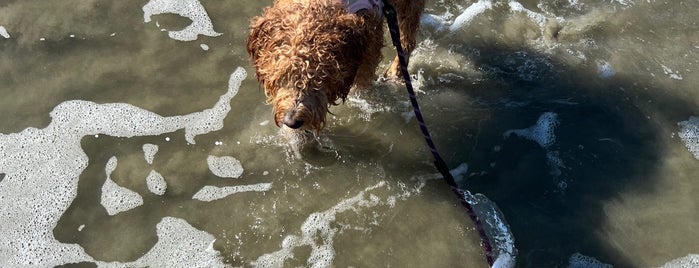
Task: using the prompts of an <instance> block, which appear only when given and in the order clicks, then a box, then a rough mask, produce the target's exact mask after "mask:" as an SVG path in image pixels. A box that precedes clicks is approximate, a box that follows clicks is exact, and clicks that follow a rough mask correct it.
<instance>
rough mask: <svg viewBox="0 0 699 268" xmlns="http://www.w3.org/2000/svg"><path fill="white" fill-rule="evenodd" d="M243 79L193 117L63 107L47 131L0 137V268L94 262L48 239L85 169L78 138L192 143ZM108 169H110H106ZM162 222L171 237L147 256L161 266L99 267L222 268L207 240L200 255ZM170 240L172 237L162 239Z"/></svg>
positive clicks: (187, 230)
mask: <svg viewBox="0 0 699 268" xmlns="http://www.w3.org/2000/svg"><path fill="white" fill-rule="evenodd" d="M245 77H246V73H245V70H244V69H242V68H238V69H237V70H236V71H235V72H233V74H231V78H230V80H229V86H228V92H226V93H225V94H224V95H223V96H221V97H220V98H219V101H218V102H217V103H216V104H215V105H214V107H213V108H211V109H207V110H204V111H202V112H198V113H193V114H188V115H182V116H173V117H162V116H160V115H157V114H155V113H152V112H150V111H147V110H144V109H141V108H138V107H134V106H132V105H129V104H114V103H112V104H97V103H93V102H88V101H67V102H64V103H62V104H59V105H58V106H57V107H56V108H54V110H53V111H52V112H51V114H50V115H51V118H52V120H51V123H50V124H49V125H48V126H47V127H46V128H43V129H36V128H27V129H25V130H23V131H21V132H19V133H11V134H0V170H2V172H3V173H4V174H5V175H4V177H3V178H2V181H1V182H0V215H2V217H3V219H4V220H6V222H9V223H11V224H3V225H0V237H2V238H3V239H0V267H27V266H36V267H54V266H59V265H63V264H67V263H80V262H96V261H95V260H94V259H93V258H92V257H91V256H89V255H88V254H87V253H86V252H85V250H84V249H83V248H82V247H80V246H79V245H78V244H64V243H61V242H59V241H58V240H56V238H55V237H54V235H53V229H54V228H55V227H56V225H57V224H58V221H59V219H60V218H61V216H62V215H63V213H65V211H66V210H67V209H68V207H69V206H70V204H71V203H72V202H73V200H74V199H75V198H76V196H77V193H78V180H79V177H80V174H81V173H82V172H83V170H85V168H87V165H88V161H89V159H88V157H87V155H86V154H85V152H84V151H83V150H82V148H81V146H80V141H81V139H82V138H83V137H85V136H94V135H98V134H104V135H110V136H115V137H126V138H128V137H134V136H157V135H161V134H164V133H169V132H174V131H177V130H180V129H185V139H187V141H189V142H190V143H193V142H194V138H195V137H196V136H197V135H200V134H206V133H209V132H211V131H215V130H217V129H220V128H221V127H222V126H223V118H225V117H226V116H227V114H228V112H229V111H230V100H231V98H233V96H235V95H236V94H237V92H238V88H239V87H240V84H241V82H242V81H243V80H244V79H245ZM110 170H111V165H110V168H109V169H105V171H110ZM164 223H165V226H164V227H163V228H165V227H168V228H169V229H171V230H173V231H172V232H165V231H163V232H160V233H159V235H160V236H159V240H158V244H157V245H156V247H154V248H153V249H152V250H151V252H154V251H158V252H163V254H161V256H163V257H162V259H158V258H156V257H146V256H144V258H141V259H139V260H138V261H137V263H139V265H128V264H123V263H109V264H104V263H100V265H112V264H113V265H114V266H115V267H125V266H126V267H132V266H135V267H144V266H149V265H153V264H162V263H172V262H179V263H185V264H191V263H192V262H195V261H198V260H201V262H199V265H184V267H208V266H222V265H221V260H220V259H219V258H218V257H216V256H218V255H217V253H216V252H215V251H214V250H213V249H211V247H210V242H212V241H213V239H204V240H205V241H206V243H208V244H207V247H205V248H204V247H196V248H195V247H190V246H188V245H190V244H188V242H189V240H182V239H178V238H177V237H180V235H185V234H187V235H189V234H191V235H192V237H195V238H196V237H202V236H204V235H205V234H204V233H203V232H201V231H198V230H195V229H193V228H191V226H189V225H188V224H186V223H184V222H183V221H181V220H165V221H164ZM166 229H167V228H166ZM171 235H173V236H176V237H169V236H171ZM169 238H172V239H177V240H176V241H187V243H179V244H171V245H166V244H167V243H170V242H172V243H175V240H172V241H171V240H169ZM208 238H211V237H208ZM18 241H21V242H18ZM192 241H203V240H197V239H195V240H192ZM191 245H194V244H191ZM166 253H167V254H166ZM147 256H152V255H149V254H147ZM193 256H194V257H193ZM196 256H199V257H196ZM159 260H163V262H160V261H159Z"/></svg>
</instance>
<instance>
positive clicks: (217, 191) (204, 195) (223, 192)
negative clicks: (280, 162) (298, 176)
mask: <svg viewBox="0 0 699 268" xmlns="http://www.w3.org/2000/svg"><path fill="white" fill-rule="evenodd" d="M269 189H272V183H258V184H252V185H237V186H226V187H216V186H204V188H201V190H199V191H198V192H197V193H196V194H194V196H192V199H196V200H199V201H204V202H211V201H214V200H219V199H223V198H226V197H227V196H229V195H232V194H236V193H244V192H266V191H269Z"/></svg>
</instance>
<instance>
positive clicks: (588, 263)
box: [568, 252, 613, 268]
mask: <svg viewBox="0 0 699 268" xmlns="http://www.w3.org/2000/svg"><path fill="white" fill-rule="evenodd" d="M612 267H613V266H611V265H609V264H606V263H603V262H601V261H599V260H597V259H595V258H593V257H589V256H585V255H582V254H580V253H579V252H576V253H575V254H573V255H571V256H570V258H568V268H612Z"/></svg>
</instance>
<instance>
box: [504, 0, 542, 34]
mask: <svg viewBox="0 0 699 268" xmlns="http://www.w3.org/2000/svg"><path fill="white" fill-rule="evenodd" d="M508 5H509V6H510V10H511V11H516V12H522V13H524V14H526V15H527V17H529V18H530V19H531V20H532V21H534V22H536V23H537V24H539V27H542V28H543V27H544V26H546V22H547V21H548V19H547V18H546V16H545V15H544V14H541V13H537V12H534V11H531V10H529V9H527V8H525V7H524V6H523V5H522V4H521V3H519V2H517V1H512V0H510V2H509V3H508Z"/></svg>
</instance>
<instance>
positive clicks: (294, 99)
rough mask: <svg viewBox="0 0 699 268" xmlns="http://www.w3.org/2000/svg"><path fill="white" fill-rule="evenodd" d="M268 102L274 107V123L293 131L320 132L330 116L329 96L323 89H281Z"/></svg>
mask: <svg viewBox="0 0 699 268" xmlns="http://www.w3.org/2000/svg"><path fill="white" fill-rule="evenodd" d="M267 101H268V102H269V103H270V104H272V105H273V106H274V122H275V123H276V124H277V126H280V127H281V126H282V124H283V125H285V126H287V127H289V128H292V129H300V130H310V131H315V132H317V131H320V130H321V129H322V128H323V127H324V126H325V117H326V116H327V114H328V106H329V103H328V95H327V94H326V91H325V90H322V89H303V90H302V89H288V88H280V89H278V90H277V91H276V94H275V95H270V96H268V99H267Z"/></svg>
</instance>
